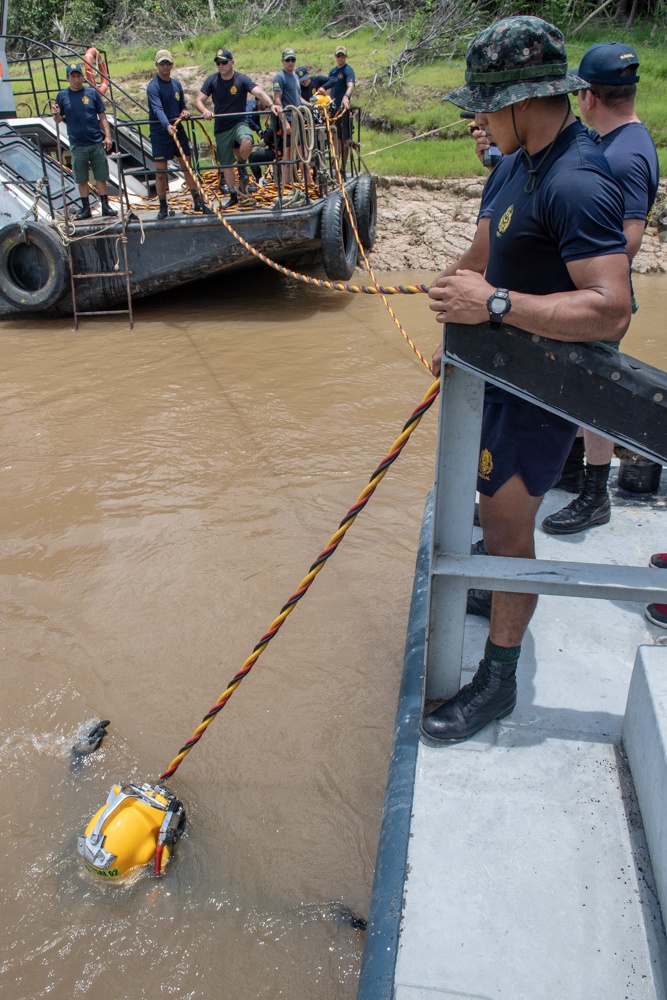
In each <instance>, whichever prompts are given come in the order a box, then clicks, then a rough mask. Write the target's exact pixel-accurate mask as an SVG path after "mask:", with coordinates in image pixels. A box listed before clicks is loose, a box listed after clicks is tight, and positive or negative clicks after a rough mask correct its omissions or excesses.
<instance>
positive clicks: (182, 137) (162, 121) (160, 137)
mask: <svg viewBox="0 0 667 1000" xmlns="http://www.w3.org/2000/svg"><path fill="white" fill-rule="evenodd" d="M155 65H156V66H157V74H156V75H155V76H154V77H153V79H152V80H151V81H150V82H149V84H148V86H147V87H146V98H147V100H148V108H149V118H150V137H151V146H152V148H153V159H154V160H155V188H156V190H157V196H158V199H159V202H160V208H159V211H158V214H157V217H158V219H166V218H167V216H168V214H169V210H168V208H167V193H168V188H169V182H168V179H167V161H168V160H178V162H179V163H180V165H181V170H183V172H184V174H185V179H186V182H187V185H188V187H189V188H190V194H191V195H192V201H193V204H194V208H195V212H204V213H205V214H206V215H210V214H211V210H210V208H207V207H206V206H205V205H204V203H203V202H202V199H201V195H200V194H199V191H198V190H197V183H196V181H195V179H194V177H193V175H192V171H191V170H190V143H189V141H188V137H187V135H186V134H185V129H184V128H183V126H182V125H181V124H180V123H179V125H178V126H177V127H176V126H175V125H174V122H175V120H176V119H177V118H179V117H180V116H181V115H182V114H184V115H185V117H186V118H189V117H190V115H189V112H188V110H187V108H186V105H185V94H184V92H183V85H182V84H181V83H180V82H179V81H178V80H175V79H173V78H172V75H171V70H172V66H173V65H174V60H173V59H172V56H171V52H169V51H168V50H167V49H160V50H159V52H158V53H157V54H156V56H155ZM176 138H178V141H179V144H180V149H179V147H178V146H177V145H176Z"/></svg>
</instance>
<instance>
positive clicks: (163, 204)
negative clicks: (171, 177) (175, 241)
mask: <svg viewBox="0 0 667 1000" xmlns="http://www.w3.org/2000/svg"><path fill="white" fill-rule="evenodd" d="M168 217H169V209H168V208H167V199H166V198H160V209H159V211H158V213H157V218H158V219H159V220H162V219H167V218H168Z"/></svg>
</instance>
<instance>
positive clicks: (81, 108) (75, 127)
mask: <svg viewBox="0 0 667 1000" xmlns="http://www.w3.org/2000/svg"><path fill="white" fill-rule="evenodd" d="M56 104H57V105H58V107H59V108H60V117H61V118H62V119H63V120H64V121H65V122H66V124H67V135H68V137H69V142H70V146H92V145H94V144H95V143H96V142H102V140H103V139H104V135H103V134H102V129H101V128H100V119H99V116H100V113H101V112H103V111H104V110H105V108H104V101H103V100H102V98H101V97H100V95H99V94H98V93H97V91H96V90H93V88H92V87H82V88H81V90H72V88H71V87H68V88H67V90H61V91H60V93H59V94H58V96H57V97H56Z"/></svg>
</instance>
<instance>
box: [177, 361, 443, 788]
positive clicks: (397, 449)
mask: <svg viewBox="0 0 667 1000" xmlns="http://www.w3.org/2000/svg"><path fill="white" fill-rule="evenodd" d="M439 392H440V379H436V381H435V382H433V384H432V385H431V387H430V389H429V390H428V392H427V393H426V395H425V396H424V398H423V399H422V401H421V403H420V404H419V406H418V407H417V408H416V409H415V410H414V411H413V413H412V415H411V416H410V419H409V420H408V421H407V422H406V423H405V425H404V427H403V430H402V431H401V433H400V435H399V436H398V437H397V438H396V440H395V441H394V443H393V444H392V446H391V449H390V451H389V453H388V455H387V456H386V457H385V458H384V459H383V460H382V462H380V464H379V465H378V467H377V469H376V470H375V472H374V473H373V475H372V476H371V478H370V481H369V483H368V485H367V486H366V487H365V488H364V489H363V490H362V491H361V493H360V494H359V496H358V497H357V500H356V501H355V503H354V504H353V505H352V507H350V509H349V510H348V512H347V514H346V515H345V517H344V518H343V520H342V521H341V522H340V524H339V526H338V529H337V531H336V532H335V533H334V534H333V535H332V536H331V538H330V539H329V541H328V542H327V544H326V546H325V548H324V549H323V550H322V552H320V554H319V555H318V557H317V559H316V560H315V562H314V563H313V564H312V566H311V567H310V569H309V570H308V573H307V574H306V576H305V577H304V578H303V580H302V581H301V583H300V584H299V585H298V587H297V589H296V590H295V591H294V593H293V594H292V596H291V597H290V598H289V600H288V601H287V602H286V603H285V604H284V605H283V606H282V608H281V609H280V614H279V615H278V616H277V617H276V618H274V620H273V621H272V622H271V624H270V626H269V628H268V630H267V631H266V632H265V633H264V635H263V636H262V637H261V639H260V640H259V642H258V643H257V645H256V646H255V648H254V649H253V651H252V653H251V654H250V656H249V657H248V658H247V659H246V660H245V661H244V663H243V664H242V666H241V669H240V670H239V671H238V673H236V674H235V675H234V677H233V678H232V680H231V681H230V683H229V684H228V686H227V687H226V688H225V690H224V691H223V692H222V694H221V695H220V697H219V698H218V700H217V702H216V703H215V705H213V707H212V708H210V709H209V711H208V712H207V713H206V715H205V716H204V718H203V719H202V721H201V723H200V724H199V725H198V726H197V728H196V729H195V731H194V733H193V734H192V736H191V737H190V739H189V740H188V741H187V742H186V743H184V744H183V746H182V747H181V749H180V750H179V751H178V753H177V754H176V756H175V757H174V759H173V760H172V761H171V763H170V764H169V766H168V768H167V769H166V771H163V772H162V774H161V775H160V776H159V779H158V780H160V781H164V780H165V779H167V778H170V777H171V776H172V774H174V772H175V771H176V769H177V768H178V767H179V765H180V764H181V762H182V761H183V759H184V758H185V757H186V756H187V755H188V754H189V753H190V751H191V750H192V748H193V747H194V746H196V745H197V743H199V740H200V739H201V738H202V736H203V735H204V733H205V732H206V730H207V729H208V727H209V726H210V725H211V723H212V722H213V720H214V719H215V717H216V716H217V714H218V713H219V712H220V711H222V709H223V708H224V707H225V705H226V704H227V702H228V701H229V699H230V698H231V696H232V695H233V694H234V691H236V689H237V687H238V686H239V684H240V683H241V681H242V680H243V678H244V677H247V675H248V674H249V673H250V671H251V669H252V667H253V666H254V664H255V663H256V661H257V660H258V659H259V657H260V656H261V654H262V653H263V652H264V650H265V649H266V647H267V646H268V644H269V642H270V641H271V639H273V637H274V636H275V635H276V633H277V632H278V631H279V630H280V628H281V627H282V625H283V623H284V622H285V619H286V618H287V616H288V615H290V614H291V613H292V611H293V610H294V608H295V607H296V605H297V604H298V602H299V601H300V600H301V598H302V597H304V596H305V594H306V593H307V591H308V589H309V587H310V585H311V584H312V582H313V581H314V579H315V577H316V576H317V574H318V573H319V572H320V571H321V570H322V569H323V567H324V565H325V563H326V562H327V560H328V559H330V557H331V556H332V555H333V554H334V552H335V551H336V549H337V548H338V546H339V545H340V543H341V542H342V540H343V538H344V537H345V534H346V532H347V531H348V530H349V529H350V528H351V527H352V525H353V524H354V521H355V520H356V518H357V517H358V515H359V514H360V513H361V511H362V510H363V509H364V507H365V506H366V504H367V503H368V501H369V500H370V498H371V497H372V496H373V494H374V493H375V490H376V489H377V487H378V486H379V484H380V483H381V481H382V480H383V479H384V477H385V475H386V474H387V471H388V469H389V467H390V466H391V465H392V464H393V463H394V462H395V461H396V459H397V458H398V456H399V455H400V454H401V452H402V451H403V448H404V447H405V445H406V444H407V442H408V439H409V438H410V435H411V434H412V432H413V431H414V430H415V429H416V428H417V427H418V426H419V423H420V421H421V419H422V417H423V416H424V414H425V413H426V411H427V410H428V409H429V407H430V406H431V405H432V404H433V403H434V402H435V400H436V399H437V397H438V393H439Z"/></svg>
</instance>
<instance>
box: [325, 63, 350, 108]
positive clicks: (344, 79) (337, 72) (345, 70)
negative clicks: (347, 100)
mask: <svg viewBox="0 0 667 1000" xmlns="http://www.w3.org/2000/svg"><path fill="white" fill-rule="evenodd" d="M355 81H356V77H355V75H354V70H353V69H352V67H351V66H348V64H347V63H344V65H343V66H334V68H333V69H330V70H329V79H328V80H327V81H326V82H325V83H323V84H322V86H323V87H324V89H325V90H330V91H331V96H332V98H333V100H334V102H335V104H336V107H337V108H339V107H340V102H341V101H342V100H343V98H344V97H345V91H346V90H347V85H348V83H354V82H355Z"/></svg>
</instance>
